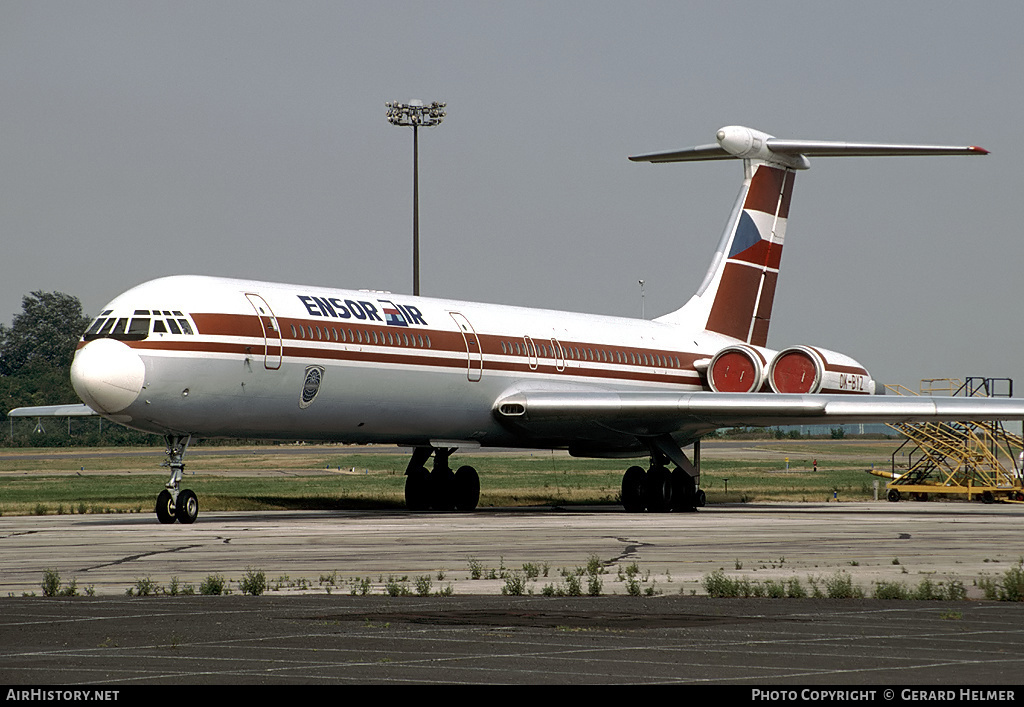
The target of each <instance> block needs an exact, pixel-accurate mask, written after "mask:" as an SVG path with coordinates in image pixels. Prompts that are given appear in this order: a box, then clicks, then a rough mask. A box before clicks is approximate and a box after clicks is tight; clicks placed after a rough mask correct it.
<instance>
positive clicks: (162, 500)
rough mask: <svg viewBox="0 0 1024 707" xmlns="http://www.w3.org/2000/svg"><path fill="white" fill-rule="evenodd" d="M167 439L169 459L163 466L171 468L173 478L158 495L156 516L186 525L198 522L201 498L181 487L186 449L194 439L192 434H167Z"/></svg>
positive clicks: (165, 520) (165, 521) (163, 520)
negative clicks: (184, 435) (185, 435)
mask: <svg viewBox="0 0 1024 707" xmlns="http://www.w3.org/2000/svg"><path fill="white" fill-rule="evenodd" d="M164 439H166V440H167V452H166V454H167V461H166V462H164V464H163V466H169V467H170V468H171V478H170V479H168V481H167V484H166V487H165V488H164V490H163V491H161V492H160V495H159V496H157V497H156V517H157V519H158V520H159V521H160V522H161V523H173V522H174V521H178V522H179V523H183V524H185V525H189V524H191V523H195V522H196V518H197V517H198V516H199V499H198V498H197V497H196V495H195V493H194V492H193V491H191V490H189V489H181V488H180V486H181V477H182V473H183V472H184V471H185V462H183V461H182V457H184V456H185V450H186V449H187V448H188V443H189V442H190V441H191V440H192V437H191V435H189V436H188V437H182V436H181V435H165V436H164Z"/></svg>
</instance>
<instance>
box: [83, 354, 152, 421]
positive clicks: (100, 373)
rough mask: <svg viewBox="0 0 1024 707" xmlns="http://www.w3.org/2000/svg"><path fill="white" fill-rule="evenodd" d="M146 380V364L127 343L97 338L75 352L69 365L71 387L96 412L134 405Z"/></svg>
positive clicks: (107, 411) (108, 411) (121, 408)
mask: <svg viewBox="0 0 1024 707" xmlns="http://www.w3.org/2000/svg"><path fill="white" fill-rule="evenodd" d="M145 379H146V365H145V364H144V363H143V362H142V359H141V358H140V357H139V355H138V354H137V353H135V351H133V350H132V349H131V348H130V347H129V346H128V345H127V344H125V343H124V342H122V341H117V340H116V339H96V340H94V341H90V342H89V343H87V344H86V345H85V346H83V347H82V348H80V349H79V350H78V353H76V354H75V360H74V361H73V362H72V363H71V384H72V385H73V386H74V388H75V392H76V393H78V397H80V398H81V399H82V401H83V402H84V403H85V404H86V405H88V406H89V407H91V408H92V409H93V410H95V411H96V412H105V413H115V412H120V411H121V410H124V409H125V408H126V407H128V406H129V405H131V404H132V403H133V402H135V399H136V398H138V397H139V394H140V393H141V392H142V385H143V383H144V382H145Z"/></svg>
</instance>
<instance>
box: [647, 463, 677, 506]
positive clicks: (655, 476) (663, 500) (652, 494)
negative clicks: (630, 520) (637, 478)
mask: <svg viewBox="0 0 1024 707" xmlns="http://www.w3.org/2000/svg"><path fill="white" fill-rule="evenodd" d="M644 504H645V505H646V506H647V510H648V511H650V512H651V513H666V512H668V511H670V510H671V509H672V474H671V473H670V472H669V470H668V469H667V468H666V467H663V466H652V467H651V469H650V471H648V472H647V482H646V483H645V484H644Z"/></svg>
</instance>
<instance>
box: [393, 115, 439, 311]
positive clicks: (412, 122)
mask: <svg viewBox="0 0 1024 707" xmlns="http://www.w3.org/2000/svg"><path fill="white" fill-rule="evenodd" d="M384 105H386V106H387V107H388V122H389V123H391V124H392V125H399V126H402V127H409V126H412V293H413V294H414V295H416V296H417V297H418V296H419V294H420V156H419V152H420V149H419V132H418V130H419V128H420V126H421V125H422V126H423V127H427V128H431V127H434V126H435V125H440V124H441V121H442V120H444V116H445V115H446V113H445V110H444V109H445V106H446V105H447V104H446V103H438V102H437V101H434V102H433V103H431V104H430V105H429V106H425V105H423V101H418V100H412V101H409V102H408V103H399V102H398V101H393V102H391V103H385V104H384Z"/></svg>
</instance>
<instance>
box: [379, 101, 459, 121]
mask: <svg viewBox="0 0 1024 707" xmlns="http://www.w3.org/2000/svg"><path fill="white" fill-rule="evenodd" d="M384 105H386V106H387V108H388V122H389V123H391V124H392V125H399V126H403V127H409V126H413V127H417V126H420V125H422V126H424V127H433V126H435V125H440V124H441V121H442V120H444V117H445V115H446V113H445V110H444V109H445V106H446V105H447V104H445V103H439V102H438V101H434V102H433V103H431V104H430V105H429V106H427V105H424V104H423V101H421V100H418V99H413V100H411V101H409V102H408V103H401V102H399V101H393V102H390V103H385V104H384Z"/></svg>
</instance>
